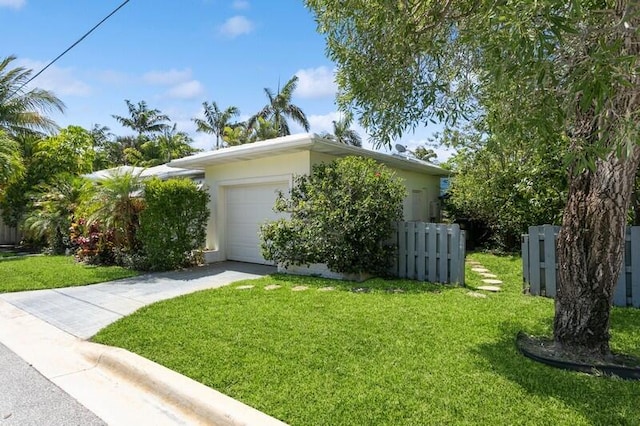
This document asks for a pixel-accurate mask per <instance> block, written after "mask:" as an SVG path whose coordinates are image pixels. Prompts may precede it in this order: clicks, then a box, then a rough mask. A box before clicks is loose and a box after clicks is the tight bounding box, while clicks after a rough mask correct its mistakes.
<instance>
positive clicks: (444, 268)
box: [438, 225, 449, 283]
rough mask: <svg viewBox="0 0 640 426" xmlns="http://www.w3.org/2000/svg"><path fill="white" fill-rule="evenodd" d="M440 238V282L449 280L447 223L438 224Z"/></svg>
mask: <svg viewBox="0 0 640 426" xmlns="http://www.w3.org/2000/svg"><path fill="white" fill-rule="evenodd" d="M438 239H439V240H440V250H438V256H440V259H439V263H440V268H438V269H439V274H438V275H439V276H438V282H441V283H448V282H449V230H448V229H447V227H446V226H445V225H439V226H438Z"/></svg>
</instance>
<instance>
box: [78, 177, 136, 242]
mask: <svg viewBox="0 0 640 426" xmlns="http://www.w3.org/2000/svg"><path fill="white" fill-rule="evenodd" d="M142 188H143V185H142V179H141V178H140V175H139V174H135V173H133V172H131V171H128V172H116V173H114V174H112V175H111V176H110V177H109V178H107V179H104V180H102V181H100V182H98V186H97V188H96V192H95V194H94V196H93V197H92V199H91V200H90V201H89V204H90V205H91V206H92V207H91V208H90V210H92V211H91V214H90V216H89V220H88V222H89V223H96V222H97V223H99V224H100V225H102V226H103V227H104V229H105V230H113V234H114V235H113V238H114V243H115V245H116V247H117V248H121V249H123V250H124V251H126V252H132V251H133V250H134V249H135V248H136V246H137V239H136V232H137V230H138V228H139V221H138V217H139V214H140V212H141V211H142V209H143V204H144V203H143V200H142V198H141V197H140V193H141V191H142Z"/></svg>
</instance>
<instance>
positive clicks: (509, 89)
mask: <svg viewBox="0 0 640 426" xmlns="http://www.w3.org/2000/svg"><path fill="white" fill-rule="evenodd" d="M306 3H307V5H308V6H309V7H311V8H312V9H313V10H314V11H315V13H316V15H317V16H316V17H317V21H318V29H319V31H321V32H322V33H324V34H325V35H326V36H327V44H328V52H329V56H330V57H331V59H333V60H335V61H336V62H337V63H338V75H337V80H338V83H339V85H340V97H339V104H340V105H341V106H342V108H349V107H351V108H355V109H356V111H357V112H359V113H360V114H361V122H362V123H363V125H364V126H365V127H367V128H368V130H369V131H370V132H371V134H372V136H373V138H374V140H376V141H377V142H378V143H379V144H386V145H388V144H389V143H390V140H391V139H392V138H393V137H395V136H399V135H401V134H402V133H403V132H405V131H406V130H407V129H411V128H413V127H415V126H416V125H419V124H424V123H427V122H428V121H429V120H441V121H444V122H445V124H448V125H455V122H456V121H457V120H458V121H459V120H460V119H467V120H469V119H471V120H473V119H475V118H476V117H478V116H483V115H484V116H485V117H486V119H487V120H488V121H487V124H488V130H489V131H490V132H491V133H492V134H494V135H497V136H498V138H499V139H501V140H506V139H508V138H509V134H513V133H515V134H517V135H518V138H517V140H518V141H519V142H520V143H523V144H528V145H530V146H536V145H537V146H541V147H544V146H545V144H547V143H548V140H549V139H551V140H554V141H563V142H564V144H565V151H564V155H563V156H562V158H563V160H564V162H563V169H565V170H567V172H568V174H567V180H568V194H567V203H566V205H565V208H564V214H563V220H562V228H561V230H560V234H559V236H558V260H559V262H558V263H559V265H558V274H559V283H560V285H559V289H558V293H557V297H556V301H555V307H556V312H555V318H554V333H553V334H554V342H553V345H554V346H553V347H554V348H555V349H556V350H557V351H558V352H560V353H563V352H571V353H581V354H584V355H585V357H591V358H592V359H600V360H601V359H603V357H607V356H608V355H609V354H610V347H609V336H610V333H609V325H610V307H611V301H612V297H613V293H614V292H613V288H614V286H615V285H616V283H617V282H618V275H619V272H620V264H621V263H622V258H623V247H624V244H623V242H624V228H625V226H626V222H627V212H628V208H629V203H630V198H631V192H632V188H633V184H634V179H635V176H636V172H637V170H638V165H639V164H640V144H639V143H638V141H640V126H638V123H639V122H640V73H639V72H638V69H639V68H640V31H638V28H640V7H639V5H638V3H637V2H636V1H631V0H619V1H601V2H593V1H581V0H574V1H568V2H567V1H555V0H546V1H537V2H507V3H504V2H469V1H460V2H453V1H445V2H386V3H384V2H370V1H365V0H347V1H344V0H340V1H338V0H307V1H306ZM383 3H384V4H383ZM363 52H366V54H363ZM520 135H528V137H520Z"/></svg>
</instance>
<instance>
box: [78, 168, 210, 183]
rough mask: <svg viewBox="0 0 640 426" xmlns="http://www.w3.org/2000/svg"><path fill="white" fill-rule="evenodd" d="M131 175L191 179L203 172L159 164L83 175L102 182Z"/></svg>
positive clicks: (105, 170)
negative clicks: (115, 176)
mask: <svg viewBox="0 0 640 426" xmlns="http://www.w3.org/2000/svg"><path fill="white" fill-rule="evenodd" d="M124 173H131V174H134V175H139V176H140V177H141V178H148V177H153V176H156V177H158V178H160V179H169V178H172V177H193V176H198V175H204V171H203V170H198V169H194V168H188V169H187V168H184V169H183V168H178V167H171V166H168V165H166V164H161V165H159V166H154V167H148V168H144V167H133V166H119V167H114V168H112V169H104V170H98V171H96V172H93V173H90V174H87V175H85V177H86V178H88V179H90V180H102V179H107V178H109V177H111V176H113V175H116V174H124Z"/></svg>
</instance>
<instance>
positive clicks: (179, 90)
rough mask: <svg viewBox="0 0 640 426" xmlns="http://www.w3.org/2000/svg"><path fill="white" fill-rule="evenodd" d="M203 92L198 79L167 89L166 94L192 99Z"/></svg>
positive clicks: (172, 96) (171, 96)
mask: <svg viewBox="0 0 640 426" xmlns="http://www.w3.org/2000/svg"><path fill="white" fill-rule="evenodd" d="M203 94H204V86H203V85H202V83H200V82H199V81H198V80H189V81H185V82H184V83H180V84H177V85H175V86H174V87H172V88H171V89H169V91H167V96H169V97H170V98H177V99H194V98H197V97H200V96H202V95H203Z"/></svg>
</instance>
